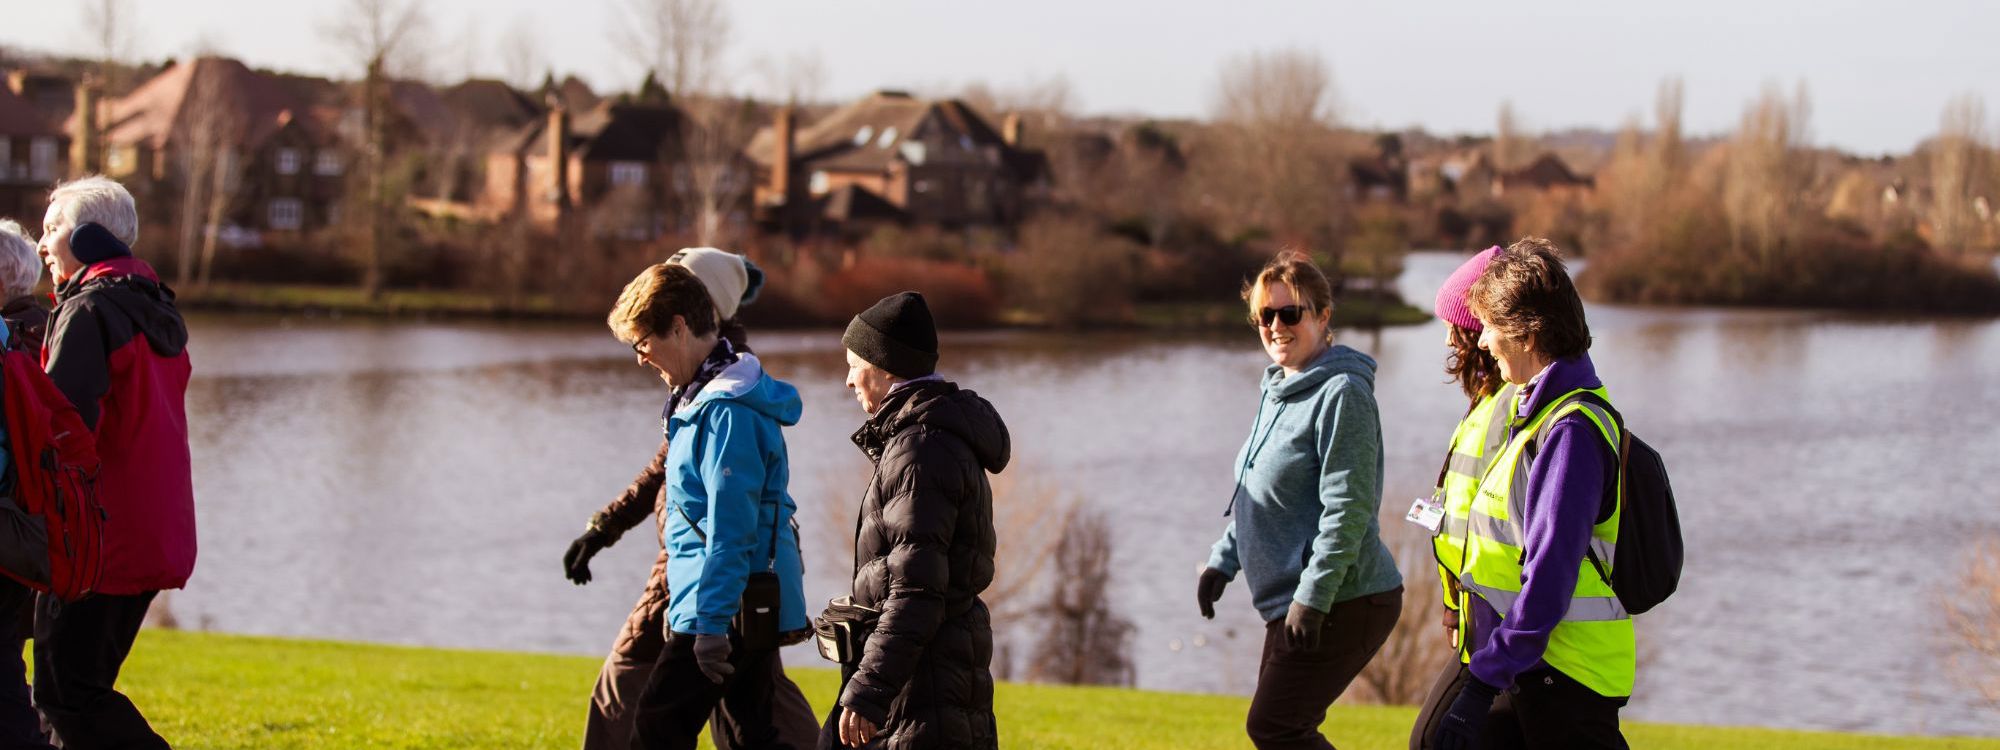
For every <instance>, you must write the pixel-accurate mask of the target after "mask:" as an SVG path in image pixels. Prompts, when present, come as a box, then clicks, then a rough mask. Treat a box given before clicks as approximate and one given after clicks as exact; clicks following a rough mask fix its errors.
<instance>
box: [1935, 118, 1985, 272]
mask: <svg viewBox="0 0 2000 750" xmlns="http://www.w3.org/2000/svg"><path fill="white" fill-rule="evenodd" d="M1987 137H1988V133H1987V129H1986V102H1985V101H1984V100H1982V99H1980V98H1979V95H1977V94H1965V95H1962V96H1960V97H1958V98H1956V99H1953V100H1952V101H1951V103H1950V104H1947V105H1945V109H1944V115H1943V117H1942V118H1941V119H1940V122H1939V125H1938V136H1937V139H1936V140H1935V141H1933V142H1932V144H1931V159H1930V161H1931V164H1930V167H1931V193H1932V195H1933V196H1934V197H1933V199H1932V207H1931V224H1932V227H1933V228H1934V229H1935V230H1936V232H1935V234H1934V235H1933V237H1934V241H1933V244H1935V245H1937V246H1938V247H1939V248H1940V249H1942V250H1945V251H1947V252H1964V251H1967V250H1971V249H1973V248H1974V247H1975V246H1976V245H1978V244H1979V239H1980V232H1979V226H1980V224H1982V223H1983V222H1984V221H1985V218H1984V217H1981V216H1979V215H1978V212H1977V211H1976V209H1975V208H1974V204H1975V201H1977V200H1978V199H1979V197H1980V195H1981V194H1982V193H1983V192H1984V188H1986V187H1987V185H1986V184H1984V183H1985V182H1986V180H1985V177H1986V174H1987V170H1988V169H1989V164H1988V163H1989V162H1990V161H1992V159H1993V156H1992V152H1991V151H1990V150H1988V148H1987V147H1986V140H1987Z"/></svg>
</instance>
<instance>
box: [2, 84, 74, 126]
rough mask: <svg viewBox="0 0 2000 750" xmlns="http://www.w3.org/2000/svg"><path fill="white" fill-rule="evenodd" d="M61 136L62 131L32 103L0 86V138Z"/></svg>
mask: <svg viewBox="0 0 2000 750" xmlns="http://www.w3.org/2000/svg"><path fill="white" fill-rule="evenodd" d="M61 134H62V129H61V128H58V127H56V124H55V123H52V122H49V120H48V117H47V116H46V115H45V114H44V113H43V112H42V110H40V109H38V108H36V107H35V104H34V102H31V101H28V100H27V99H26V98H25V97H21V96H18V95H16V94H15V93H14V92H13V91H10V90H8V89H7V87H5V86H0V136H8V137H15V138H19V137H28V136H38V135H61Z"/></svg>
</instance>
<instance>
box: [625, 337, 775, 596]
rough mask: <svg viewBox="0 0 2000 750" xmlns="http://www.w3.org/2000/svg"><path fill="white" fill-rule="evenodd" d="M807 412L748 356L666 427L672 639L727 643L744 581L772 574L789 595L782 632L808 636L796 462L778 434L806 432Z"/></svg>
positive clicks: (718, 377)
mask: <svg viewBox="0 0 2000 750" xmlns="http://www.w3.org/2000/svg"><path fill="white" fill-rule="evenodd" d="M803 410H804V404H803V402H801V401H800V400H799V391H798V389H797V388H794V387H792V385H791V384H790V383H786V382H784V381H781V380H777V379H774V378H772V377H771V376H770V375H767V374H765V373H764V366H763V364H762V363H760V362H758V361H757V357H756V356H754V355H750V354H744V355H742V358H741V359H739V360H737V362H736V364H733V365H730V366H729V367H728V368H727V369H724V370H723V371H722V372H721V373H720V374H718V375H716V376H715V379H714V380H710V381H709V382H708V385H706V386H704V387H703V388H702V389H701V392H700V393H699V394H697V395H696V396H695V399H694V402H693V403H691V404H689V405H688V406H686V407H683V408H682V409H681V410H680V411H678V412H675V413H674V415H673V417H672V418H670V419H669V420H668V421H667V441H668V446H669V447H668V449H667V464H666V478H665V479H666V481H665V484H664V486H662V488H661V490H660V491H661V492H664V493H666V494H667V497H666V499H667V506H666V508H665V511H666V514H667V518H666V528H665V531H664V532H663V535H664V536H663V538H662V539H661V544H662V546H664V547H665V549H666V551H667V586H668V590H669V591H671V592H672V596H671V598H669V600H668V602H667V627H668V628H669V629H671V630H672V631H673V632H676V633H686V634H692V635H724V634H727V633H728V632H729V621H730V618H733V617H735V616H736V610H737V607H738V604H739V602H740V600H741V599H742V598H743V585H744V582H745V581H747V580H748V579H749V577H750V574H751V573H752V572H754V571H759V570H764V569H765V566H767V565H773V566H774V570H775V571H776V572H777V574H778V583H779V591H780V593H781V594H782V596H781V598H780V599H779V604H780V607H781V609H780V612H779V617H778V629H779V630H780V631H785V632H789V631H794V630H800V629H803V628H805V627H806V599H805V582H804V577H805V568H804V565H803V564H802V563H801V562H800V560H799V538H798V533H797V532H796V531H795V530H794V529H793V528H792V517H793V516H794V515H796V514H797V512H798V506H797V505H796V504H795V503H793V502H792V497H791V495H790V494H789V493H788V492H786V490H785V487H786V485H787V483H788V482H789V481H790V478H791V468H790V463H791V462H790V460H789V459H788V458H787V456H786V453H785V437H784V435H783V433H782V432H781V431H780V428H781V427H787V426H790V425H795V424H798V422H799V415H800V413H801V412H802V411H803ZM774 527H775V529H776V540H777V558H776V560H775V562H774V561H773V560H772V554H771V544H772V538H773V537H772V533H773V528H774ZM697 529H699V530H700V532H701V533H699V534H697V533H696V530H697ZM704 537H705V539H704Z"/></svg>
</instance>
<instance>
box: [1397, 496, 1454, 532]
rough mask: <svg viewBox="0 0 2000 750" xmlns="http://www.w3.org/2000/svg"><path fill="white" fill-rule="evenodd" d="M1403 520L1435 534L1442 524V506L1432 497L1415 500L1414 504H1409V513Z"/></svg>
mask: <svg viewBox="0 0 2000 750" xmlns="http://www.w3.org/2000/svg"><path fill="white" fill-rule="evenodd" d="M1404 518H1407V519H1409V521H1410V523H1414V524H1416V525H1418V526H1422V527H1424V529H1425V530H1426V531H1429V532H1431V533H1432V534H1436V533H1437V531H1438V527H1440V526H1442V525H1443V524H1444V504H1442V503H1439V502H1438V501H1437V498H1434V497H1420V498H1417V500H1416V502H1413V503H1410V513H1409V515H1407V516H1404Z"/></svg>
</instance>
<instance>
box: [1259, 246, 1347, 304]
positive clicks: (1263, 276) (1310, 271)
mask: <svg viewBox="0 0 2000 750" xmlns="http://www.w3.org/2000/svg"><path fill="white" fill-rule="evenodd" d="M1278 281H1282V282H1285V285H1286V286H1289V287H1291V288H1292V294H1294V295H1297V296H1298V298H1299V299H1300V300H1301V301H1303V302H1304V303H1305V304H1306V305H1308V306H1310V307H1312V309H1313V311H1314V312H1328V313H1331V312H1333V284H1331V283H1329V282H1328V281H1327V280H1326V274H1325V273H1323V272H1321V271H1320V270H1319V264H1318V263H1314V262H1313V259H1312V256H1311V255H1310V254H1308V253H1306V251H1305V250H1302V249H1299V248H1296V247H1288V248H1285V249H1284V250H1282V251H1279V253H1278V257H1275V258H1272V259H1271V262H1269V263H1266V264H1264V268H1263V270H1260V271H1258V272H1257V277H1256V278H1254V279H1251V280H1250V281H1248V282H1245V283H1244V284H1243V301H1244V302H1247V303H1249V304H1250V320H1251V322H1256V320H1257V308H1258V307H1261V306H1263V304H1264V301H1263V300H1262V299H1260V295H1259V294H1258V293H1257V290H1258V289H1260V288H1266V289H1267V288H1269V287H1270V286H1271V284H1272V282H1278Z"/></svg>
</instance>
